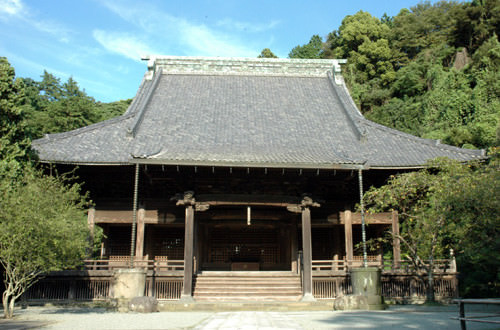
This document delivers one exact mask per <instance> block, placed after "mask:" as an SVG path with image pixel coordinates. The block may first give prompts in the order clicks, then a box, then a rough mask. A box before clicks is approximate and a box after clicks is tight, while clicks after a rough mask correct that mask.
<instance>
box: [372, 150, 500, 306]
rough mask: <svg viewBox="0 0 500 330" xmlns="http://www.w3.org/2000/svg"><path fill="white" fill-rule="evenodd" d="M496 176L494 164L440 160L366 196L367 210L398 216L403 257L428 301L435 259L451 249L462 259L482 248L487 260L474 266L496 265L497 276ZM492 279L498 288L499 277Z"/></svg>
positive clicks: (499, 217) (499, 209)
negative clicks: (419, 281) (413, 269)
mask: <svg viewBox="0 0 500 330" xmlns="http://www.w3.org/2000/svg"><path fill="white" fill-rule="evenodd" d="M499 173H500V172H499V171H498V164H491V165H489V166H479V165H463V164H460V163H458V162H455V161H451V160H444V159H443V160H439V161H434V162H432V163H431V164H429V168H427V169H423V170H421V171H418V172H410V173H404V174H400V175H397V176H393V177H391V178H390V179H389V181H388V182H387V184H386V185H384V186H382V187H380V188H371V189H370V190H369V191H368V192H367V193H366V194H365V196H364V199H365V201H366V203H367V205H368V206H369V208H370V210H371V211H382V210H384V211H385V210H397V211H398V212H399V214H400V219H401V221H402V223H401V231H400V235H399V238H400V240H401V243H402V249H403V254H405V255H406V257H407V258H408V259H409V260H410V261H411V262H412V263H413V265H414V267H415V269H416V270H417V272H416V274H417V275H418V276H419V277H420V279H421V281H422V282H423V283H424V284H426V288H427V300H428V301H433V300H434V278H433V272H432V270H433V269H434V261H435V259H437V258H445V257H446V256H447V254H448V249H449V248H453V249H454V250H455V251H456V252H457V254H458V255H459V260H464V259H467V258H470V256H471V255H473V254H475V253H477V248H478V247H479V245H480V244H483V245H482V248H481V251H482V252H483V253H486V255H488V257H489V258H490V259H488V258H483V257H480V256H476V258H475V259H472V260H476V262H479V261H480V262H485V263H486V264H485V265H479V264H477V265H476V266H478V267H481V268H478V269H484V270H487V271H489V270H491V268H492V267H493V268H494V269H495V267H497V268H496V270H497V272H496V274H498V270H499V268H498V266H499V265H500V257H499V256H498V255H497V253H496V251H498V248H500V240H499V239H498V234H499V231H500V214H499V213H500V202H499V200H498V198H496V197H495V196H500V184H499V183H500V180H499V179H500V177H499ZM478 239H479V241H478ZM488 251H489V252H488ZM459 265H460V263H459ZM424 274H425V275H427V276H426V277H425V276H424ZM464 275H465V276H467V274H464ZM488 277H489V278H490V279H491V277H492V276H491V275H490V276H488ZM493 277H494V276H493ZM492 281H493V282H494V284H492V285H491V286H492V287H496V288H497V290H498V287H499V283H500V279H499V278H496V279H493V280H492ZM490 294H491V293H490Z"/></svg>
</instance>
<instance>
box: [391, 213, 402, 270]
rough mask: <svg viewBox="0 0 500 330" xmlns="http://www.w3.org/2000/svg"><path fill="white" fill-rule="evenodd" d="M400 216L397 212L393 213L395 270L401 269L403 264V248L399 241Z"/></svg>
mask: <svg viewBox="0 0 500 330" xmlns="http://www.w3.org/2000/svg"><path fill="white" fill-rule="evenodd" d="M398 236H399V216H398V212H397V211H392V252H393V265H394V268H396V269H397V268H399V265H400V262H401V248H400V240H399V237H398Z"/></svg>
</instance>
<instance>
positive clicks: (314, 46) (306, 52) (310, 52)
mask: <svg viewBox="0 0 500 330" xmlns="http://www.w3.org/2000/svg"><path fill="white" fill-rule="evenodd" d="M322 54H323V40H322V39H321V37H320V36H319V35H317V34H315V35H313V36H312V37H311V40H309V42H308V43H307V44H305V45H302V46H295V47H294V48H293V49H292V50H291V51H290V53H288V57H289V58H303V59H315V58H321V57H322Z"/></svg>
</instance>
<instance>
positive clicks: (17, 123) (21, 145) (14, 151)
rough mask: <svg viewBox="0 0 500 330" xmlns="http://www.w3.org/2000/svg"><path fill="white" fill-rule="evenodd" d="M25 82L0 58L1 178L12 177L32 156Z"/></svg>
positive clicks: (3, 58)
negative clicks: (25, 103) (25, 107)
mask: <svg viewBox="0 0 500 330" xmlns="http://www.w3.org/2000/svg"><path fill="white" fill-rule="evenodd" d="M24 97H25V95H24V84H23V81H22V80H21V79H16V78H15V71H14V68H13V67H11V66H10V64H9V62H8V61H7V59H6V58H5V57H0V179H3V178H5V177H10V178H11V179H13V178H14V177H16V176H17V175H19V173H20V172H21V170H22V168H23V165H24V164H25V163H26V162H27V161H28V160H29V159H30V156H31V154H30V151H29V146H30V145H31V141H30V139H29V135H28V131H27V127H26V122H25V113H24V111H23V108H22V104H23V102H24Z"/></svg>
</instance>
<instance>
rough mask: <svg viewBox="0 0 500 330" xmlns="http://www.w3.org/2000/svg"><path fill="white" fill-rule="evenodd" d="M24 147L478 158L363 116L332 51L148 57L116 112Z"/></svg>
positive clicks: (244, 155)
mask: <svg viewBox="0 0 500 330" xmlns="http://www.w3.org/2000/svg"><path fill="white" fill-rule="evenodd" d="M334 68H335V69H334ZM34 146H35V149H36V150H37V151H38V153H39V156H40V159H41V160H42V161H46V162H65V163H78V164H126V163H134V162H144V163H158V164H173V165H182V164H184V165H186V164H188V165H211V166H245V167H247V166H248V167H283V168H285V167H286V168H290V167H295V168H354V167H360V166H370V167H380V168H401V167H419V166H422V165H424V164H425V163H426V161H427V160H429V159H433V158H435V157H445V156H446V157H449V158H453V159H457V160H461V161H467V160H472V159H480V158H483V157H484V156H483V153H482V151H479V150H466V149H461V148H456V147H452V146H447V145H442V144H439V143H436V141H431V140H425V139H421V138H418V137H415V136H412V135H409V134H406V133H402V132H399V131H396V130H393V129H390V128H387V127H384V126H381V125H379V124H376V123H373V122H371V121H368V120H367V119H365V118H364V117H363V116H362V115H361V113H360V112H359V111H358V109H357V108H356V106H355V105H354V102H353V101H352V99H351V97H350V96H349V93H348V91H347V88H346V87H345V85H344V84H343V80H342V79H341V77H340V76H339V69H338V62H336V61H334V60H289V59H287V60H283V59H281V60H271V59H221V58H215V59H204V58H183V57H162V58H153V59H152V60H151V61H150V63H149V70H148V72H147V73H146V75H145V78H144V80H143V82H142V84H141V86H140V88H139V91H138V93H137V96H136V98H135V99H134V102H133V103H132V104H131V106H130V107H129V109H128V110H127V112H126V113H125V114H124V115H123V116H121V117H118V118H115V119H112V120H108V121H105V122H102V123H98V124H94V125H91V126H88V127H84V128H81V129H78V130H75V131H71V132H66V133H61V134H53V135H49V136H47V137H45V138H43V139H40V140H37V141H35V142H34Z"/></svg>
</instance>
